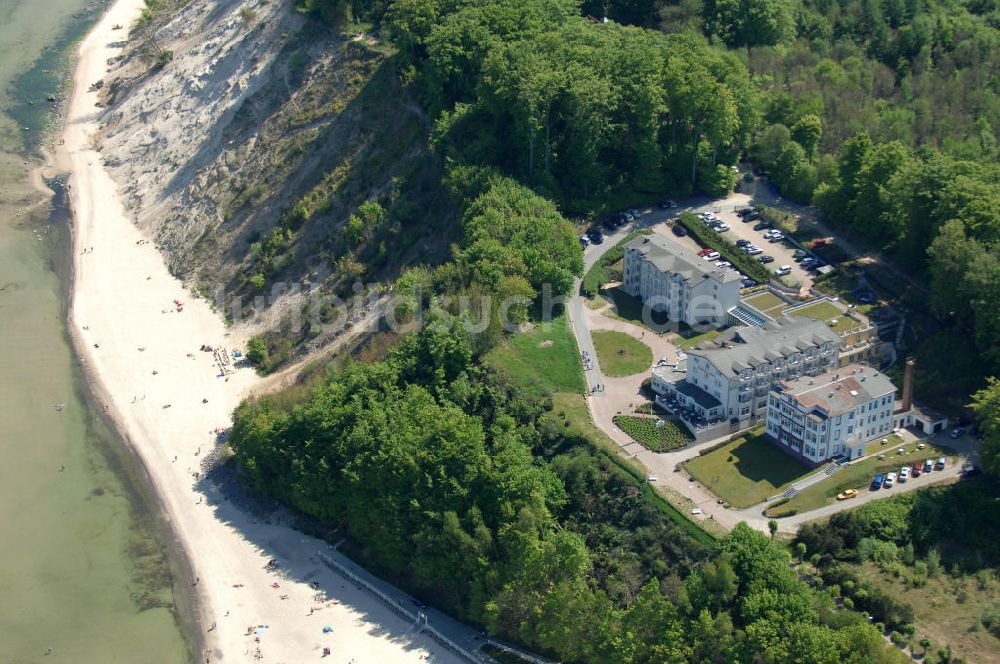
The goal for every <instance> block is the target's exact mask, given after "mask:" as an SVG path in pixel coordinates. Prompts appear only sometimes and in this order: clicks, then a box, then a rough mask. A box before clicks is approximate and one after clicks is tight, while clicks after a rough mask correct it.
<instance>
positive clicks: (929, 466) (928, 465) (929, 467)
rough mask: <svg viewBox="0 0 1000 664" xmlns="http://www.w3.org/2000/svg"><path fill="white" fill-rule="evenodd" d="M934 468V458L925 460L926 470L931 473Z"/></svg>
mask: <svg viewBox="0 0 1000 664" xmlns="http://www.w3.org/2000/svg"><path fill="white" fill-rule="evenodd" d="M932 470H934V459H928V460H927V461H924V472H925V473H929V472H931V471H932Z"/></svg>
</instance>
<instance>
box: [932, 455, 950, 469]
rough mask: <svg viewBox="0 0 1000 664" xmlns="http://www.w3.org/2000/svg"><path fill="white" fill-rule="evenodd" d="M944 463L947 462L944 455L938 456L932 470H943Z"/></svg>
mask: <svg viewBox="0 0 1000 664" xmlns="http://www.w3.org/2000/svg"><path fill="white" fill-rule="evenodd" d="M946 463H948V460H947V459H945V458H944V457H938V460H937V463H935V464H934V470H944V466H945V464H946Z"/></svg>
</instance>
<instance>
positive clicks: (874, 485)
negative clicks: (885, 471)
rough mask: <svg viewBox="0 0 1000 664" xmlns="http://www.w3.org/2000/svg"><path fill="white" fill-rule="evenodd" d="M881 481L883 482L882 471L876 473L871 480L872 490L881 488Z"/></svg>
mask: <svg viewBox="0 0 1000 664" xmlns="http://www.w3.org/2000/svg"><path fill="white" fill-rule="evenodd" d="M883 482H885V476H884V475H882V473H879V474H878V475H876V476H875V479H873V480H872V491H878V490H879V489H881V488H882V483H883Z"/></svg>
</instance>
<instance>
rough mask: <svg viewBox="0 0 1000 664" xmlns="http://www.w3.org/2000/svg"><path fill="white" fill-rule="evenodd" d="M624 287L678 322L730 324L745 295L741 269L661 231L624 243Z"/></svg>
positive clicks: (709, 324) (713, 325)
mask: <svg viewBox="0 0 1000 664" xmlns="http://www.w3.org/2000/svg"><path fill="white" fill-rule="evenodd" d="M622 290H623V291H625V292H626V293H628V294H629V295H631V296H633V297H637V298H639V299H640V300H642V301H643V302H644V303H645V304H646V305H648V306H649V308H650V309H651V310H653V311H658V312H666V314H667V317H668V318H669V319H670V320H671V321H674V322H680V323H685V324H687V325H690V326H692V327H693V326H695V325H701V326H709V327H713V328H717V327H721V326H723V325H725V324H726V321H727V318H728V312H729V310H730V309H733V308H734V307H735V306H736V305H737V304H739V300H740V275H739V273H738V272H737V271H736V270H733V269H731V268H720V267H718V266H717V265H716V264H715V263H714V262H713V261H707V260H705V259H703V258H701V257H699V256H698V255H697V254H696V253H695V252H693V251H691V250H689V249H687V248H686V247H682V246H681V245H680V244H678V243H676V242H673V241H671V240H670V239H668V238H665V237H662V236H659V235H642V236H639V237H637V238H635V239H634V240H632V241H631V242H629V243H628V244H626V245H625V257H624V268H623V270H622Z"/></svg>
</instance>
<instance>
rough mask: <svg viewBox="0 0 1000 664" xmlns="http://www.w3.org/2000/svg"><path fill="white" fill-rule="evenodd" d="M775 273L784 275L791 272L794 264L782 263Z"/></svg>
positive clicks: (780, 275)
mask: <svg viewBox="0 0 1000 664" xmlns="http://www.w3.org/2000/svg"><path fill="white" fill-rule="evenodd" d="M774 273H775V274H776V275H777V276H779V277H783V276H785V275H786V274H791V273H792V266H791V265H782V266H781V267H779V268H778V269H777V270H775V271H774Z"/></svg>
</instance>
